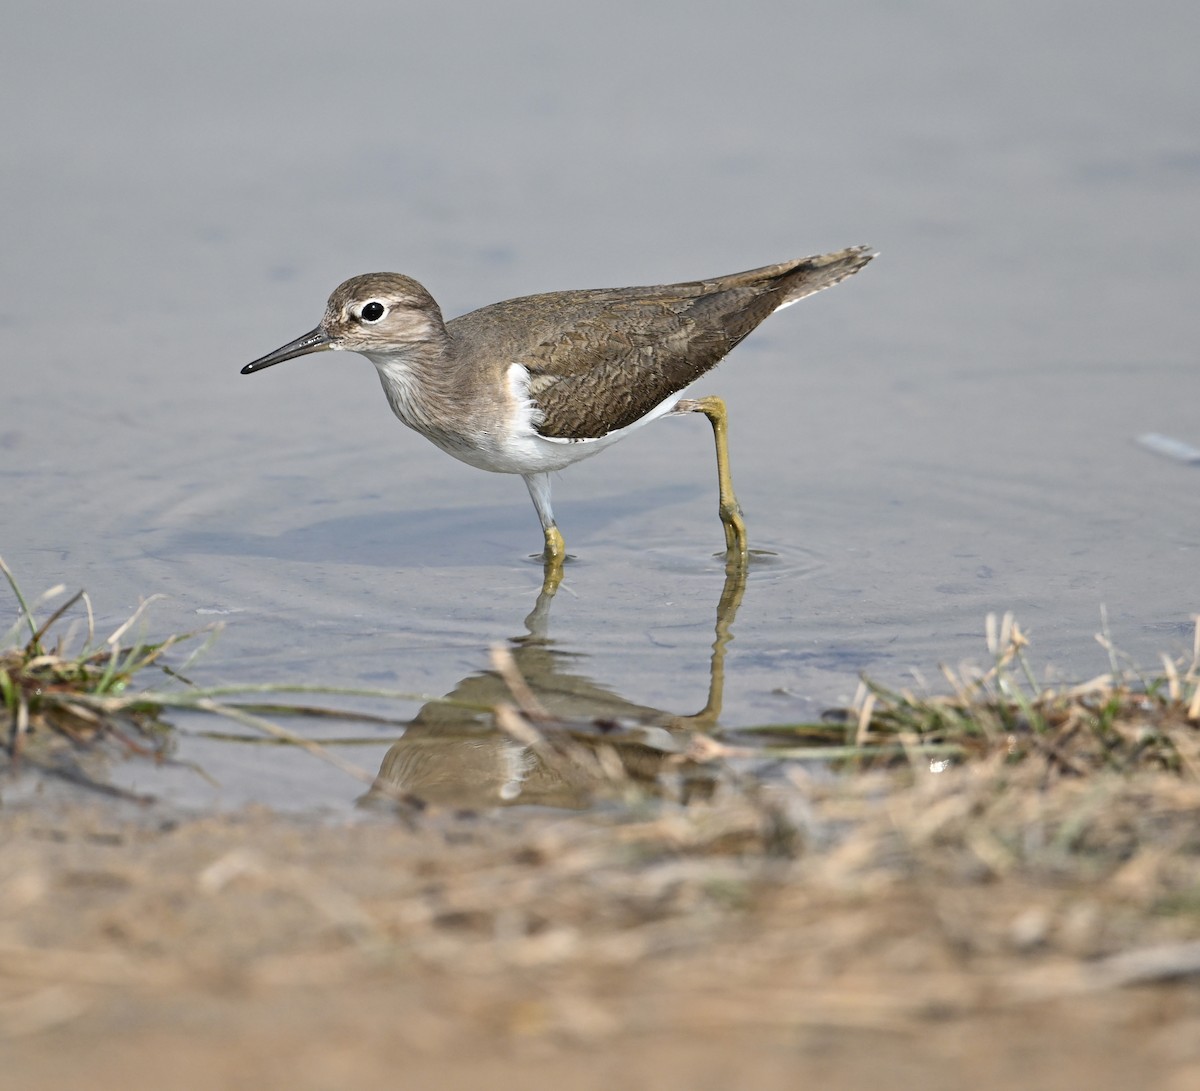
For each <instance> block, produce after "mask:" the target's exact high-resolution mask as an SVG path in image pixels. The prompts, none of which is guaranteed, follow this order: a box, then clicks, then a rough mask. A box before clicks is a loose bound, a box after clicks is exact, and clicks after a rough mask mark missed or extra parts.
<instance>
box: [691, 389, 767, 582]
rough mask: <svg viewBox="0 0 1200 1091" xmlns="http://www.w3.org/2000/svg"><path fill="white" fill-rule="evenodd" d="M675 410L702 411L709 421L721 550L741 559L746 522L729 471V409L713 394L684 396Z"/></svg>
mask: <svg viewBox="0 0 1200 1091" xmlns="http://www.w3.org/2000/svg"><path fill="white" fill-rule="evenodd" d="M675 412H676V413H703V414H704V415H705V416H706V417H707V418H708V422H709V424H711V425H712V430H713V439H714V440H715V441H716V445H717V487H718V489H719V497H720V500H719V503H720V507H719V511H720V513H721V522H722V524H723V525H724V527H725V551H726V553H727V554H728V556H729V557H730V559H732V560H745V559H746V556H747V554H748V550H749V547H748V546H747V542H746V522H745V520H744V519H743V518H742V508H741V505H740V504H738V501H737V497H736V496H735V495H734V492H733V477H732V475H731V474H730V472H729V413H728V411H727V410H726V408H725V402H724V400H723V399H721V398H718V397H716V396H715V395H709V396H708V397H707V398H684V399H683V400H682V401H681V402H680V403H679V404H678V405H677V406H676V407H675Z"/></svg>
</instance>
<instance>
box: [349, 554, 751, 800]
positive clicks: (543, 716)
mask: <svg viewBox="0 0 1200 1091" xmlns="http://www.w3.org/2000/svg"><path fill="white" fill-rule="evenodd" d="M557 586H558V581H557V579H548V580H547V581H546V583H545V584H544V585H543V587H542V590H541V593H540V594H539V595H538V600H537V605H536V606H535V607H534V609H533V612H532V613H531V614H530V615H529V616H528V617H527V618H526V619H525V627H526V629H527V632H526V633H525V634H524V635H522V636H519V637H514V638H513V639H512V640H511V641H510V644H509V648H508V649H507V652H508V654H507V655H504V656H502V663H501V664H500V667H499V669H497V668H494V669H491V670H486V671H481V672H479V673H477V674H473V675H471V676H470V677H468V678H465V679H464V680H463V681H462V682H461V683H460V684H459V685H458V686H456V687H455V688H454V689H453V690H452V691H451V692H450V693H448V694H447V695H446V696H447V702H445V703H444V702H440V701H431V702H430V703H428V704H426V705H424V706H423V707H422V708H421V710H420V711H419V712H418V713H417V715H416V717H415V718H414V719H413V720H412V722H411V723H410V724H409V725H408V726H407V727H406V729H405V732H404V735H403V737H402V738H400V739H399V740H398V741H397V742H396V743H394V744H393V745H392V747H391V748H390V749H389V750H388V752H387V755H386V756H385V757H384V760H383V764H382V766H381V767H380V770H379V775H378V777H377V778H376V780H375V784H374V785H373V786H372V787H371V789H370V790H369V791H368V792H367V794H366V795H365V796H364V797H363V799H362V800H361V801H360V802H361V803H363V804H364V805H367V806H387V805H389V804H390V803H391V802H392V801H395V800H406V801H408V802H412V801H414V800H419V801H421V802H422V803H426V804H431V805H435V806H444V807H454V808H461V809H472V810H473V809H480V808H493V807H506V806H514V805H521V806H543V807H561V808H575V809H579V808H585V807H589V806H591V805H593V804H595V803H597V802H599V801H600V800H602V799H611V798H613V797H618V798H628V797H629V796H630V795H643V796H644V795H661V794H665V793H667V792H671V793H674V794H675V795H676V796H677V797H678V798H679V799H680V800H681V801H683V802H687V801H689V800H691V799H695V798H697V797H702V798H706V797H707V796H709V795H711V793H712V791H713V788H714V786H715V779H714V778H715V775H716V773H715V769H714V768H713V767H712V766H711V765H709V764H704V763H696V762H694V761H689V760H688V759H687V757H686V752H687V751H688V749H689V745H690V743H691V741H692V740H693V739H695V738H696V737H697V736H699V735H703V734H704V733H705V732H707V731H708V730H710V729H711V728H712V727H713V726H714V725H715V724H716V722H717V719H718V717H719V716H720V713H721V700H722V691H723V686H724V669H725V650H726V647H727V645H728V643H729V640H730V629H731V626H732V624H733V619H734V616H735V614H736V613H737V609H738V607H739V605H740V604H741V601H742V595H743V593H744V591H745V586H746V567H745V565H744V564H730V565H728V566H727V567H726V573H725V583H724V586H723V588H722V591H721V596H720V599H719V600H718V603H717V611H716V613H717V616H716V626H715V639H714V641H713V645H712V657H711V663H710V673H709V687H708V696H707V700H706V701H705V704H704V707H703V708H702V709H700V711H699V712H695V713H692V714H690V715H681V714H676V713H671V712H667V711H664V710H662V709H657V708H651V707H649V706H647V705H639V704H636V703H635V702H632V701H628V700H626V699H625V698H624V697H622V696H620V695H619V694H617V693H615V692H613V691H612V690H611V689H608V688H606V687H604V686H602V685H599V684H597V683H596V682H593V681H592V680H591V679H590V678H588V677H586V676H585V675H583V674H581V673H578V668H579V666H580V663H581V661H582V660H583V659H584V657H583V656H581V655H580V654H579V653H574V652H567V651H562V650H560V649H558V648H556V647H555V646H554V642H553V641H552V640H551V639H550V638H549V636H548V628H549V613H550V603H551V600H552V599H553V596H554V592H555V590H556V589H557ZM514 672H515V675H514ZM506 677H507V680H506ZM514 680H515V688H517V689H520V688H521V687H522V685H523V686H525V687H527V688H528V695H524V696H523V695H522V694H516V695H514V684H513V683H514ZM515 697H516V698H517V700H516V704H517V705H520V706H521V709H520V712H518V711H517V709H516V707H515V706H514V699H515ZM449 702H453V703H449ZM485 710H486V711H485ZM539 721H541V722H539ZM498 725H499V726H498Z"/></svg>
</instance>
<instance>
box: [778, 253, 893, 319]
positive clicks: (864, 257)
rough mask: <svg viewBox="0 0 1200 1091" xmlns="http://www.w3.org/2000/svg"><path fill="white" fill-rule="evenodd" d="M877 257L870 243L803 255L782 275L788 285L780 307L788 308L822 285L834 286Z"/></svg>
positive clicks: (825, 286)
mask: <svg viewBox="0 0 1200 1091" xmlns="http://www.w3.org/2000/svg"><path fill="white" fill-rule="evenodd" d="M873 257H875V252H874V251H873V250H872V249H871V248H870V247H869V246H851V247H850V248H849V249H848V250H839V251H837V252H836V253H834V254H817V255H815V256H814V257H811V258H801V259H800V260H799V261H798V262H796V263H795V265H793V266H792V268H791V269H790V270H789V271H788V273H787V274H786V276H785V277H781V278H780V279H781V280H783V281H784V283H785V284H786V285H787V287H786V289H785V291H786V294H785V295H784V297H783V302H782V303H781V304H780V305H779V306H780V307H786V306H788V304H790V303H795V302H796V300H798V299H803V298H804V297H805V296H806V295H812V294H813V292H819V291H821V289H822V288H831V287H833V285H835V284H837V283H838V281H841V280H845V279H846V278H847V277H849V276H853V275H854V274H855V273H857V272H858V271H859V269H861V268H862V267H863V266H864V265H866V264H867V262H869V261H870V260H871V259H872V258H873Z"/></svg>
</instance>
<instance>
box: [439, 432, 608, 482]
mask: <svg viewBox="0 0 1200 1091" xmlns="http://www.w3.org/2000/svg"><path fill="white" fill-rule="evenodd" d="M623 434H624V432H623V431H622V432H610V433H609V434H608V435H607V436H601V437H600V438H599V439H576V440H570V439H567V440H564V439H551V438H548V437H546V436H541V435H538V434H537V433H536V432H530V433H526V434H524V435H509V436H497V435H492V434H485V435H475V436H472V437H471V439H470V440H469V441H468V440H465V439H460V438H459V437H450V436H429V438H430V439H431V440H433V442H434V443H436V444H437V445H438V446H439V447H440V448H441V449H442V450H443V451H445V452H446V453H447V454H449V455H453V456H454V457H455V458H457V459H458V460H459V461H461V462H465V463H467V465H469V466H475V467H477V468H478V469H480V470H491V471H492V472H493V473H498V474H538V473H546V472H548V471H551V470H562V469H565V468H566V467H568V466H570V465H571V463H573V462H578V461H579V460H580V459H582V458H588V457H589V456H591V455H594V454H596V453H597V452H599V451H602V450H603V449H604V448H605V447H608V446H609V445H610V444H612V443H616V442H617V440H619V439H620V438H621V436H622V435H623Z"/></svg>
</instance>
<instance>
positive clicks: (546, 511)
mask: <svg viewBox="0 0 1200 1091" xmlns="http://www.w3.org/2000/svg"><path fill="white" fill-rule="evenodd" d="M522 476H523V477H524V478H525V485H526V487H527V488H528V489H529V496H530V498H531V499H532V500H533V506H534V507H535V508H536V509H537V513H538V519H539V521H540V522H541V524H542V534H543V536H544V537H545V539H546V549H545V552H543V553H542V560H543V561H544V562H545V565H546V576H545V580H546V581H547V582H550V580H551V578H552V577H553V583H554V587H556V588H557V587H558V584H559V581H560V580H561V579H562V565H563V561H565V560H566V558H567V543H566V542H564V541H563V536H562V534H561V532H560V531H559V529H558V525H557V524H556V523H555V522H554V511H553V509H552V508H551V507H550V475H549V474H547V473H542V474H523V475H522ZM551 594H553V591H551Z"/></svg>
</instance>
